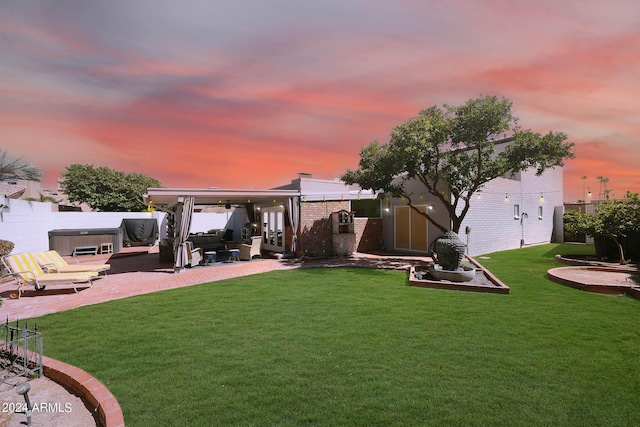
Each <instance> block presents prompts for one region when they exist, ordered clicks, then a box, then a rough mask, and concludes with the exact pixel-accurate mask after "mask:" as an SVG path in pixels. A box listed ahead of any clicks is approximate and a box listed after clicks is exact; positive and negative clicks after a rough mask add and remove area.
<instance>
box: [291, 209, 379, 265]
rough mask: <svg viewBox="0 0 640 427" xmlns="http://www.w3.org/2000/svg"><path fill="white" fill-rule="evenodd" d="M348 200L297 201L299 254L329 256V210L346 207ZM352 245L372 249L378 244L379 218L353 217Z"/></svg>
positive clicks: (330, 234)
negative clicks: (354, 242)
mask: <svg viewBox="0 0 640 427" xmlns="http://www.w3.org/2000/svg"><path fill="white" fill-rule="evenodd" d="M349 209H350V202H349V200H336V201H326V202H303V203H301V204H300V238H299V243H300V245H299V247H300V249H301V250H300V253H299V254H298V255H300V256H308V257H316V256H318V257H325V256H333V255H334V253H333V245H332V230H331V218H330V217H331V214H332V213H333V212H338V211H340V210H346V211H349ZM354 230H355V235H356V236H355V237H356V249H357V250H358V251H364V250H373V249H378V248H379V247H380V241H381V234H382V218H355V219H354Z"/></svg>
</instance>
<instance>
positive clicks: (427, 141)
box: [342, 96, 573, 233]
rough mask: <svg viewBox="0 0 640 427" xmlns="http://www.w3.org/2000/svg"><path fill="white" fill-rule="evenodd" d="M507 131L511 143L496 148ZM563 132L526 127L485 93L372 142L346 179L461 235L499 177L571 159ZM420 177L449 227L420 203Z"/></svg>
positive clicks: (432, 109)
mask: <svg viewBox="0 0 640 427" xmlns="http://www.w3.org/2000/svg"><path fill="white" fill-rule="evenodd" d="M506 134H508V135H510V136H509V139H510V140H511V143H510V144H508V145H507V146H506V147H505V149H504V150H502V151H497V150H496V146H495V142H496V141H498V140H500V139H505V138H504V136H505V135H506ZM566 139H567V136H566V135H565V134H564V133H554V132H549V133H548V134H546V135H540V134H538V133H534V132H532V131H530V130H522V129H521V128H520V127H519V126H518V119H517V118H516V117H515V116H514V115H513V113H512V103H511V101H509V100H507V99H505V98H498V97H495V96H485V97H480V98H476V99H470V100H469V101H467V102H466V103H464V104H462V105H459V106H449V105H444V106H443V107H442V108H440V107H437V106H433V107H430V108H428V109H426V110H423V111H421V112H420V113H419V114H418V115H417V116H415V117H413V118H411V119H409V120H408V121H406V122H405V123H403V124H401V125H399V126H397V127H395V128H394V129H393V131H392V132H391V138H390V141H389V142H388V143H386V144H381V143H379V142H378V141H373V142H372V143H371V144H369V145H367V146H365V147H363V148H362V149H361V151H360V164H359V166H360V167H359V169H358V170H355V171H352V170H347V172H346V173H345V174H344V175H343V176H342V179H343V180H344V181H345V182H347V183H348V184H354V183H355V184H359V185H360V186H361V187H362V188H364V189H373V190H380V191H383V192H385V193H390V194H391V195H393V196H395V197H404V198H406V200H407V201H408V205H409V206H410V207H411V208H412V209H413V210H415V211H416V212H417V213H419V214H420V215H422V216H425V217H426V218H427V220H429V222H431V223H432V224H433V225H435V226H436V227H437V228H438V229H439V230H441V231H442V232H445V231H447V230H449V226H451V230H452V231H454V232H456V233H458V232H459V230H460V225H461V223H462V220H463V219H464V217H465V216H466V214H467V212H468V211H469V208H470V202H471V198H472V196H473V194H474V193H476V192H477V191H479V190H480V189H481V188H482V187H483V185H484V184H486V183H487V182H489V181H491V180H492V179H494V178H497V177H500V176H505V175H506V174H508V173H516V172H519V171H522V170H525V169H529V168H535V169H536V173H537V174H538V175H540V174H542V173H543V172H544V171H545V170H547V169H549V168H553V167H556V166H563V165H564V163H563V161H564V159H566V158H572V157H573V153H572V151H571V149H572V147H573V144H572V143H568V142H566ZM411 180H418V181H419V182H420V183H421V184H422V185H423V186H424V188H425V189H426V191H427V192H428V193H430V194H431V195H433V196H434V197H435V198H437V199H438V200H440V202H441V203H442V205H443V206H444V207H445V208H446V210H447V212H448V214H449V219H450V224H440V223H438V222H437V221H436V220H435V219H434V218H432V217H431V216H430V215H429V213H428V212H423V211H421V210H420V209H418V208H417V207H416V206H414V198H415V195H414V194H411V192H410V191H409V190H408V187H407V183H408V182H409V181H411Z"/></svg>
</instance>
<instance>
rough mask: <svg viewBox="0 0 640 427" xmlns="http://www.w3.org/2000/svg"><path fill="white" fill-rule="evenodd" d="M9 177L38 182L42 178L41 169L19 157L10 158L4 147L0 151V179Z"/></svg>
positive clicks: (5, 179) (9, 178) (4, 179)
mask: <svg viewBox="0 0 640 427" xmlns="http://www.w3.org/2000/svg"><path fill="white" fill-rule="evenodd" d="M11 179H24V180H26V181H38V182H40V180H41V179H42V170H41V169H40V168H38V167H37V166H34V165H33V164H31V163H29V162H26V161H24V160H22V159H21V158H17V159H12V158H10V157H9V155H8V153H7V149H6V148H5V149H3V150H2V151H0V181H7V180H11Z"/></svg>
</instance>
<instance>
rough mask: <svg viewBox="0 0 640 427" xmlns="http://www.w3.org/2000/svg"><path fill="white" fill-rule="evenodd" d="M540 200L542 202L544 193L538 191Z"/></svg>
mask: <svg viewBox="0 0 640 427" xmlns="http://www.w3.org/2000/svg"><path fill="white" fill-rule="evenodd" d="M540 201H541V202H544V195H543V194H542V193H540Z"/></svg>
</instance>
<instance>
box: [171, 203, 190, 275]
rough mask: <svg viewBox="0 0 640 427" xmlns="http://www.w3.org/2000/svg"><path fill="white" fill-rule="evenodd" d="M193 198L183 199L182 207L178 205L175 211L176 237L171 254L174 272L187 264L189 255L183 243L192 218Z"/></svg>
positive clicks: (187, 234) (187, 235)
mask: <svg viewBox="0 0 640 427" xmlns="http://www.w3.org/2000/svg"><path fill="white" fill-rule="evenodd" d="M193 205H194V198H193V197H185V198H184V200H183V202H182V206H180V205H178V207H177V209H176V236H175V240H174V242H173V245H174V246H173V248H174V251H173V253H174V254H175V258H176V262H175V268H174V270H175V271H176V272H179V271H180V270H182V269H183V268H184V267H185V265H187V264H188V263H189V253H188V252H187V249H186V247H185V246H186V245H185V242H186V241H187V238H188V237H189V230H190V229H191V218H192V217H193Z"/></svg>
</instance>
